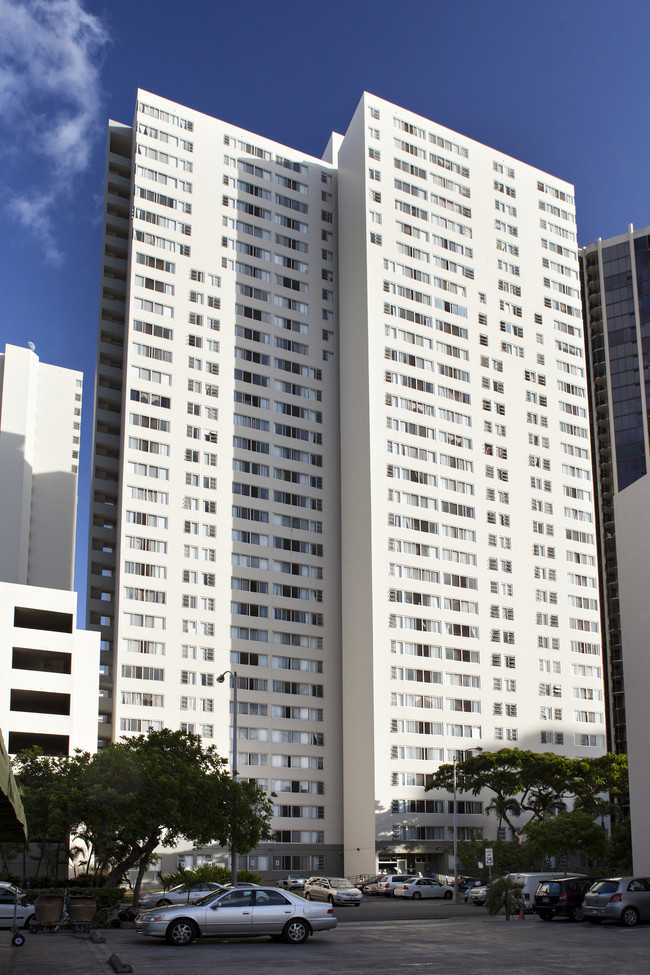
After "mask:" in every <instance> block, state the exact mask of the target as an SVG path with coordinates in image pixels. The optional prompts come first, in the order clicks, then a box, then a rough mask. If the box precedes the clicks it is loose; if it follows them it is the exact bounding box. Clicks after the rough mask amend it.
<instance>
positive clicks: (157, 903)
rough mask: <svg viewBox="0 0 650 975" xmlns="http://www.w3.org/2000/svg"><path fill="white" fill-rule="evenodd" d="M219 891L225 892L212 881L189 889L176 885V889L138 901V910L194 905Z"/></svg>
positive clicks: (159, 892) (162, 891)
mask: <svg viewBox="0 0 650 975" xmlns="http://www.w3.org/2000/svg"><path fill="white" fill-rule="evenodd" d="M220 890H225V887H224V885H223V884H217V883H214V882H212V881H207V882H205V883H200V884H193V885H192V886H191V887H188V886H187V884H178V885H177V886H176V887H170V889H169V890H158V891H156V892H155V893H153V894H150V895H149V897H147V898H146V899H145V900H143V901H140V908H143V907H163V906H166V905H167V904H196V902H197V901H198V900H200V899H201V897H205V895H206V894H209V893H211V892H212V893H214V892H215V891H220Z"/></svg>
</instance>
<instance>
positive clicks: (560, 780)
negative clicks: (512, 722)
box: [427, 748, 627, 832]
mask: <svg viewBox="0 0 650 975" xmlns="http://www.w3.org/2000/svg"><path fill="white" fill-rule="evenodd" d="M456 787H457V791H458V792H460V793H471V794H472V795H478V794H479V793H480V792H483V791H484V790H485V791H487V792H491V793H492V794H493V798H492V800H491V802H490V804H489V806H488V810H493V811H494V812H495V814H496V815H497V817H498V819H499V821H500V822H501V821H503V822H505V823H507V825H508V826H509V827H510V829H511V830H512V831H513V832H517V831H518V830H517V827H516V826H515V822H514V821H515V820H517V819H520V818H521V817H523V816H527V817H528V819H527V822H528V823H530V822H533V821H541V820H543V819H545V818H546V817H548V816H554V815H555V814H556V813H560V812H563V811H564V810H566V808H567V801H568V800H571V801H572V804H573V806H574V808H575V809H578V810H580V811H582V812H585V813H589V814H590V815H591V816H592V818H594V817H595V816H597V815H601V816H602V815H605V814H606V813H611V812H612V808H613V804H615V800H617V799H618V798H619V797H620V796H622V795H624V794H625V792H626V789H627V756H625V755H603V756H601V757H599V758H591V759H589V758H568V757H566V756H564V755H556V754H554V753H552V752H532V751H525V750H523V749H520V748H501V749H500V750H499V751H497V752H487V751H486V752H480V753H478V754H476V755H471V756H470V757H469V758H466V759H464V760H463V761H462V762H457V763H456ZM430 789H445V790H446V791H447V792H451V791H452V790H453V765H441V766H440V768H439V769H438V771H437V772H435V774H434V775H432V777H431V780H430V782H429V784H428V785H427V790H430ZM605 794H607V795H608V796H609V798H605V797H604V796H605Z"/></svg>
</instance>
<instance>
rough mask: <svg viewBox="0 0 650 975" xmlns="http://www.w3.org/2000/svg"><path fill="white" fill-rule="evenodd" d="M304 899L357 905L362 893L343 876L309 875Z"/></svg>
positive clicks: (361, 898)
mask: <svg viewBox="0 0 650 975" xmlns="http://www.w3.org/2000/svg"><path fill="white" fill-rule="evenodd" d="M305 899H306V900H308V901H329V903H330V904H354V906H355V907H359V905H360V904H361V902H362V900H363V894H362V893H361V891H360V890H357V888H356V887H355V886H354V884H353V883H351V882H350V881H349V880H346V879H345V878H344V877H310V878H309V880H308V881H307V883H306V884H305Z"/></svg>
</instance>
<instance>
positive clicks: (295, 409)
mask: <svg viewBox="0 0 650 975" xmlns="http://www.w3.org/2000/svg"><path fill="white" fill-rule="evenodd" d="M335 178H336V172H335V169H334V167H333V166H332V165H331V164H329V163H326V162H323V161H321V160H318V159H313V158H310V157H307V156H305V155H304V154H303V153H301V152H298V151H296V150H294V149H288V148H286V147H284V146H280V145H277V144H275V143H273V142H271V141H269V140H268V139H263V138H261V137H257V136H253V135H251V134H250V133H247V132H244V131H242V130H241V129H238V128H237V127H236V126H233V125H229V124H227V123H225V122H221V121H218V120H216V119H212V118H209V117H207V116H205V115H201V114H200V113H198V112H193V111H191V110H189V109H185V108H182V107H180V106H178V105H175V104H173V103H171V102H168V101H166V100H164V99H161V98H158V97H156V96H153V95H149V94H148V93H145V92H139V94H138V103H137V109H136V115H135V119H134V123H133V126H132V128H129V129H127V128H125V127H124V126H120V125H116V124H113V123H111V125H110V128H109V142H108V153H107V173H106V185H107V193H106V223H105V232H104V238H103V247H104V253H103V265H104V267H103V272H104V273H103V282H102V297H101V302H100V325H99V342H98V359H97V404H96V420H95V445H94V456H93V481H92V492H93V494H92V502H91V504H92V516H91V529H90V534H91V541H90V565H89V569H90V573H89V581H90V586H89V588H90V592H89V601H88V613H89V615H88V621H89V625H90V626H91V627H97V626H101V628H102V634H103V644H102V651H103V652H102V661H103V663H102V700H101V715H100V721H101V724H100V734H101V738H100V744H102V743H105V742H107V741H110V740H111V739H115V738H118V737H119V736H121V735H125V734H130V733H138V732H144V731H146V730H147V729H148V728H152V727H153V728H160V727H163V725H164V726H165V727H171V728H179V727H181V728H185V729H188V730H190V731H193V732H196V733H198V734H201V735H202V736H203V739H204V741H205V743H206V744H208V743H215V744H217V745H218V747H219V751H220V752H221V754H224V755H227V754H228V750H229V744H228V741H229V727H230V724H231V719H230V715H229V707H230V701H231V692H230V691H229V687H228V682H225V683H224V684H221V685H219V684H217V683H216V678H217V677H218V676H219V675H220V674H222V673H223V672H224V671H226V670H229V671H234V672H236V673H237V680H238V698H239V702H238V710H239V715H238V719H239V720H238V724H239V735H238V738H239V740H238V748H237V766H238V771H239V774H240V776H241V777H245V778H253V779H255V780H256V781H258V782H259V783H260V785H262V786H263V787H264V788H266V789H268V790H269V791H273V792H275V793H276V794H277V800H276V817H277V818H276V820H275V826H276V827H277V830H278V837H279V841H278V842H277V843H275V844H273V845H272V852H271V851H269V849H268V848H267V849H265V850H264V851H263V852H262V851H259V852H258V853H257V855H256V856H253V857H252V858H251V859H250V860H249V866H251V867H254V868H257V869H262V870H265V871H266V870H268V871H270V870H271V869H277V870H279V871H284V872H285V873H286V872H287V870H292V869H293V870H302V871H305V870H306V871H314V870H317V869H322V868H323V866H324V865H325V861H326V860H327V863H328V864H329V866H330V869H331V870H332V871H335V872H340V870H341V869H342V868H343V863H342V860H341V846H342V822H341V775H340V768H341V748H342V744H341V742H342V727H341V695H340V686H341V675H340V669H341V633H340V606H339V563H340V555H339V487H338V485H339V420H338V368H337V361H336V355H337V331H338V326H337V320H336V300H335V299H336V296H335V289H336V283H335V271H336V252H337V248H336V182H335ZM271 858H272V859H271ZM332 858H334V859H332Z"/></svg>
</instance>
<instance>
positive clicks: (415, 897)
mask: <svg viewBox="0 0 650 975" xmlns="http://www.w3.org/2000/svg"><path fill="white" fill-rule="evenodd" d="M421 897H422V894H421V893H420V891H419V890H414V891H413V900H414V901H419V900H420V898H421Z"/></svg>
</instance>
